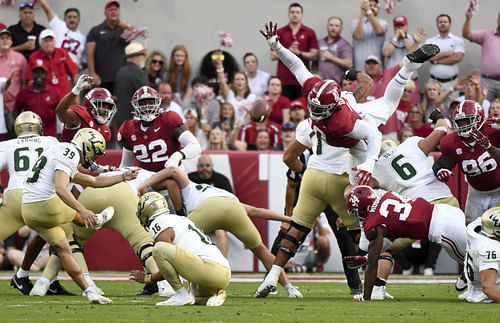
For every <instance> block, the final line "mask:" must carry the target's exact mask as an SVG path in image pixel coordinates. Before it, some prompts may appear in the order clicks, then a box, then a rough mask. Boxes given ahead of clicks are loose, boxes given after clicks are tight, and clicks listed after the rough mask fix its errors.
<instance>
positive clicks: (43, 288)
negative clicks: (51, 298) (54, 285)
mask: <svg viewBox="0 0 500 323" xmlns="http://www.w3.org/2000/svg"><path fill="white" fill-rule="evenodd" d="M49 287H50V282H49V281H48V279H39V280H37V281H36V283H35V286H33V288H32V289H31V291H30V296H45V295H46V294H47V291H48V290H49Z"/></svg>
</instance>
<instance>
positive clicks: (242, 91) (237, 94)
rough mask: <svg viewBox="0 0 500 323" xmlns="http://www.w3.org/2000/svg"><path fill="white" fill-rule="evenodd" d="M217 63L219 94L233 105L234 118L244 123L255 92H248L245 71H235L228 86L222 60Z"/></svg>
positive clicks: (254, 97)
mask: <svg viewBox="0 0 500 323" xmlns="http://www.w3.org/2000/svg"><path fill="white" fill-rule="evenodd" d="M217 64H218V65H217V66H218V67H217V77H218V78H219V82H220V94H221V95H222V97H223V98H224V100H226V101H227V102H229V103H231V104H232V105H233V107H234V114H235V118H236V120H240V121H241V122H242V123H244V122H246V120H247V111H248V106H249V105H250V104H252V102H254V101H255V99H256V98H257V97H256V96H255V94H253V93H250V88H249V87H248V80H247V76H246V75H245V73H243V72H235V73H234V78H233V82H231V87H229V86H228V85H227V83H226V81H225V80H224V70H223V69H222V62H221V61H220V60H218V61H217ZM221 69H222V70H221Z"/></svg>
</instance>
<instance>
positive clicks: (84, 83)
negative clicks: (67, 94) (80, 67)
mask: <svg viewBox="0 0 500 323" xmlns="http://www.w3.org/2000/svg"><path fill="white" fill-rule="evenodd" d="M91 81H92V77H91V76H90V75H88V74H82V75H81V76H80V77H79V78H78V81H77V82H76V85H75V86H74V87H73V89H72V90H71V92H73V94H74V95H78V94H80V92H82V90H84V89H86V88H89V87H90V82H91Z"/></svg>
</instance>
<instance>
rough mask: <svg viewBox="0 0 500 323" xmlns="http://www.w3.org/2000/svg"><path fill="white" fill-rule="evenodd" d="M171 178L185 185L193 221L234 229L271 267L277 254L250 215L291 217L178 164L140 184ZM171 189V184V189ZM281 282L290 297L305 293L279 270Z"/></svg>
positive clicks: (207, 229) (206, 227)
mask: <svg viewBox="0 0 500 323" xmlns="http://www.w3.org/2000/svg"><path fill="white" fill-rule="evenodd" d="M170 178H171V179H173V180H175V181H176V182H177V183H178V185H179V188H180V189H181V192H182V199H183V201H184V204H185V206H186V211H187V213H188V218H189V219H190V220H191V221H193V222H194V223H195V224H196V225H197V226H198V227H199V228H200V229H202V230H203V231H204V232H213V231H215V230H220V229H222V230H225V231H228V232H231V233H232V234H234V236H235V237H236V238H237V239H238V240H240V241H241V242H243V243H244V244H245V246H246V247H247V248H249V249H250V250H251V251H252V252H253V254H254V255H255V256H256V257H257V258H259V259H260V260H261V261H262V263H263V264H264V267H266V269H267V270H269V269H270V268H271V266H272V263H273V261H274V256H273V255H272V254H271V253H270V252H269V250H268V249H267V247H266V246H265V245H264V244H263V243H262V239H261V237H260V234H259V231H258V230H257V228H256V227H255V225H254V224H253V223H252V221H251V220H250V218H249V217H248V215H249V216H258V217H264V218H266V219H273V220H278V221H287V222H288V221H289V218H288V217H286V216H284V215H281V214H277V213H275V212H272V211H269V210H265V209H260V208H255V207H252V206H250V205H245V204H242V203H240V202H239V200H238V198H237V197H236V196H235V195H234V194H232V193H230V192H228V191H226V190H223V189H219V188H216V187H213V186H210V185H206V184H196V183H194V182H192V181H191V180H189V177H188V176H187V175H186V174H185V173H183V172H182V171H181V170H180V169H178V168H174V167H170V168H166V169H163V170H162V171H160V172H158V173H157V174H155V175H154V176H152V177H151V178H150V179H148V180H147V181H146V182H145V183H143V184H142V186H141V187H139V193H145V192H147V189H148V187H149V186H152V185H157V184H158V183H159V182H162V181H165V180H167V179H170ZM171 189H172V188H171V187H169V192H170V190H171ZM247 213H248V215H247ZM269 215H270V216H269ZM279 282H280V284H281V285H282V286H283V287H284V288H285V290H286V291H287V293H288V297H289V298H302V297H303V296H302V294H301V293H300V291H299V290H298V288H297V287H295V286H293V285H292V284H290V282H289V281H288V277H287V276H286V274H285V272H284V271H282V272H281V273H280V274H279Z"/></svg>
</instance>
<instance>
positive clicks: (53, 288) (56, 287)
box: [47, 280, 76, 296]
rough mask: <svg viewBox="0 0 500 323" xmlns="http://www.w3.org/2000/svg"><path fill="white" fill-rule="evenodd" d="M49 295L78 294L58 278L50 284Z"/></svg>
mask: <svg viewBox="0 0 500 323" xmlns="http://www.w3.org/2000/svg"><path fill="white" fill-rule="evenodd" d="M47 295H65V296H76V295H75V294H73V293H70V292H68V291H67V290H66V289H65V288H64V287H62V285H61V283H59V281H58V280H55V281H53V282H52V284H50V286H49V289H48V290H47Z"/></svg>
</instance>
